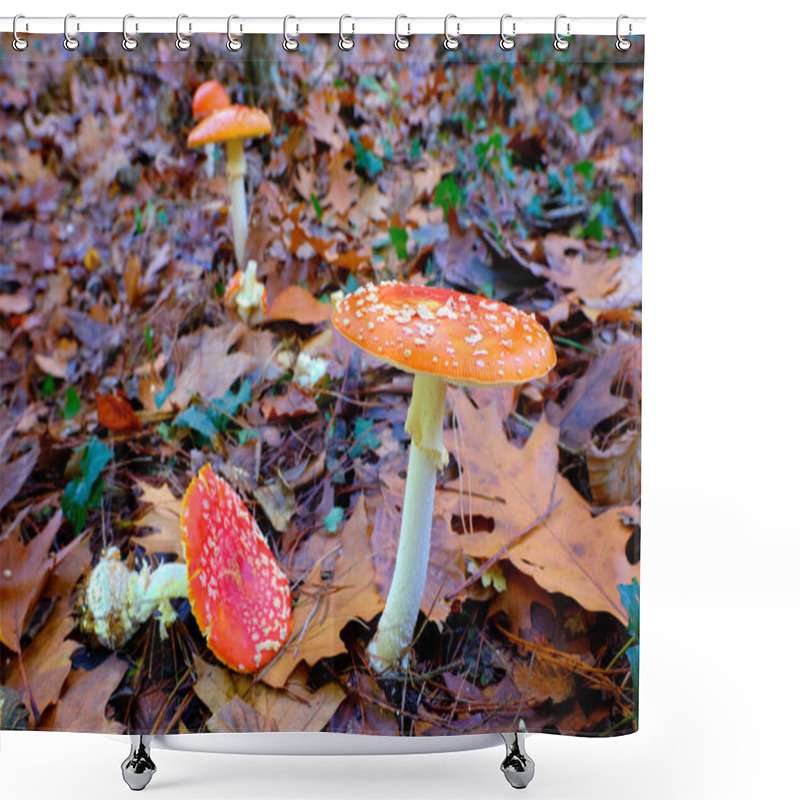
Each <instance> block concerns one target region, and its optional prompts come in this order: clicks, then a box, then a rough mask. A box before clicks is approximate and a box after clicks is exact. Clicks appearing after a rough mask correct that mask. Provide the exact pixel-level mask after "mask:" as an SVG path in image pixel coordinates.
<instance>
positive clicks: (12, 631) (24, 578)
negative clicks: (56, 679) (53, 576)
mask: <svg viewBox="0 0 800 800" xmlns="http://www.w3.org/2000/svg"><path fill="white" fill-rule="evenodd" d="M61 520H62V515H61V511H60V510H59V511H57V512H56V513H55V514H54V515H53V518H52V519H51V520H50V522H48V523H47V525H46V526H45V528H44V530H43V531H42V532H41V533H40V534H39V535H38V536H36V537H34V538H33V539H31V540H30V541H29V542H28V543H27V544H23V543H22V541H21V539H19V538H16V537H13V536H9V537H7V538H5V539H3V541H2V542H0V641H2V642H3V644H4V645H5V646H6V647H8V648H9V649H10V650H13V651H14V652H15V653H18V652H19V651H20V640H21V639H22V636H23V634H24V633H25V630H26V628H27V626H28V622H29V621H30V617H31V614H32V613H33V609H34V606H35V605H36V602H37V601H38V599H39V597H40V595H41V593H42V590H43V589H44V587H45V585H46V584H47V580H48V578H49V577H50V573H51V572H52V571H53V567H54V566H55V563H56V559H55V556H52V555H50V545H51V544H52V543H53V540H54V539H55V537H56V534H57V533H58V530H59V528H60V527H61Z"/></svg>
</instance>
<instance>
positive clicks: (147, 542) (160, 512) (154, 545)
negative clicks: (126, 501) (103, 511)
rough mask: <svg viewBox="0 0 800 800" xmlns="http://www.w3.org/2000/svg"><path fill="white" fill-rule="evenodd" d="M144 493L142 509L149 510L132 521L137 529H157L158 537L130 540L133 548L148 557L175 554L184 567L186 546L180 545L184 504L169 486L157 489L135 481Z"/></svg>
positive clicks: (142, 536)
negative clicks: (134, 546) (137, 547)
mask: <svg viewBox="0 0 800 800" xmlns="http://www.w3.org/2000/svg"><path fill="white" fill-rule="evenodd" d="M135 483H136V486H137V487H138V488H139V489H141V490H142V496H141V498H140V500H139V504H140V506H145V505H147V506H149V508H148V509H147V510H146V511H145V512H144V513H143V514H142V515H141V516H139V517H137V518H136V519H134V520H133V524H134V525H135V526H136V527H137V528H154V529H155V531H156V533H150V534H144V535H141V536H131V541H132V542H133V543H134V544H137V545H139V547H141V548H143V549H144V551H145V552H146V553H149V554H150V555H154V554H155V553H173V554H174V555H176V556H177V557H178V558H177V560H178V561H179V562H180V563H184V557H183V545H182V544H181V503H182V500H181V498H179V497H175V496H174V495H173V494H172V492H171V491H170V488H169V487H168V486H167V484H166V483H163V484H161V486H160V487H156V488H154V487H153V486H151V485H150V484H149V483H144V482H143V481H136V482H135Z"/></svg>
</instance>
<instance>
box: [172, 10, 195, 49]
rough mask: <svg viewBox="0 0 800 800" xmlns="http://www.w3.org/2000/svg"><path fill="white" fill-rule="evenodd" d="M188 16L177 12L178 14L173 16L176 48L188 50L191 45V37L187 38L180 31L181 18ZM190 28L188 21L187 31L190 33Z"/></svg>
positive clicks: (190, 24)
mask: <svg viewBox="0 0 800 800" xmlns="http://www.w3.org/2000/svg"><path fill="white" fill-rule="evenodd" d="M188 18H189V15H188V14H178V16H177V17H176V18H175V47H177V48H178V50H188V49H189V48H190V47H191V46H192V40H191V39H187V38H186V37H185V36H184V35H183V34H182V33H181V20H182V19H188ZM191 30H192V23H191V22H190V23H189V32H190V33H191Z"/></svg>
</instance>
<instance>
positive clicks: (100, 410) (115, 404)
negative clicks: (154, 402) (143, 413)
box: [94, 392, 142, 431]
mask: <svg viewBox="0 0 800 800" xmlns="http://www.w3.org/2000/svg"><path fill="white" fill-rule="evenodd" d="M94 400H95V403H96V405H97V421H98V422H99V423H100V424H101V425H102V426H103V427H104V428H108V429H109V430H110V431H140V430H141V429H142V423H141V421H140V419H139V417H137V416H136V412H135V411H134V410H133V408H132V407H131V404H130V403H129V402H128V400H127V399H126V398H125V397H120V396H119V395H116V394H100V393H99V392H97V393H95V396H94Z"/></svg>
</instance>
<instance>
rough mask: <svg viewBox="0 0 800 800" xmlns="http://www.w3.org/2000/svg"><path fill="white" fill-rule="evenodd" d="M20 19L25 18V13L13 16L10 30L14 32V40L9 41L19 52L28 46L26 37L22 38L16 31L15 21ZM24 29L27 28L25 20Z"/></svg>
mask: <svg viewBox="0 0 800 800" xmlns="http://www.w3.org/2000/svg"><path fill="white" fill-rule="evenodd" d="M21 19H25V15H24V14H17V15H16V16H15V17H14V22H13V24H12V26H11V32H12V33H13V34H14V41H13V42H12V43H11V45H12V47H13V48H14V49H15V50H16V51H17V52H20V53H21V52H22V51H23V50H25V49H26V48H27V46H28V40H27V39H23V38H22V37H21V36H20V35H19V34H18V33H17V22H18V21H19V20H21ZM25 30H26V31H27V30H28V23H27V22H26V23H25Z"/></svg>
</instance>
